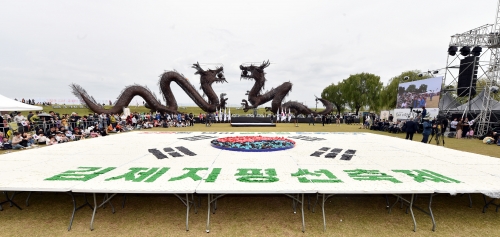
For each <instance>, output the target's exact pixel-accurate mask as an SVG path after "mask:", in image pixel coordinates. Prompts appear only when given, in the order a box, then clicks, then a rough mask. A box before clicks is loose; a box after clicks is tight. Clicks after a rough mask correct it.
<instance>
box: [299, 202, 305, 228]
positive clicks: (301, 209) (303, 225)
mask: <svg viewBox="0 0 500 237" xmlns="http://www.w3.org/2000/svg"><path fill="white" fill-rule="evenodd" d="M300 204H301V207H300V211H301V212H302V233H304V232H306V222H305V221H304V194H302V201H301V202H300Z"/></svg>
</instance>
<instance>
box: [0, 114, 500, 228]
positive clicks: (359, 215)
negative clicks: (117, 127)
mask: <svg viewBox="0 0 500 237" xmlns="http://www.w3.org/2000/svg"><path fill="white" fill-rule="evenodd" d="M358 127H359V126H356V125H350V126H349V125H342V126H340V127H338V126H335V125H326V126H324V127H323V126H321V125H320V124H316V126H308V125H307V124H300V126H299V127H294V126H293V124H278V125H277V127H275V128H232V127H230V126H229V125H228V124H215V125H213V126H212V127H205V126H203V125H196V126H194V127H187V128H167V129H163V128H161V129H155V130H160V131H165V130H167V131H218V132H219V131H220V132H229V131H250V132H252V131H255V132H257V131H265V132H286V131H290V132H294V131H301V132H306V131H318V132H319V131H321V132H372V133H376V134H383V135H387V136H395V137H399V138H402V137H403V135H402V134H396V135H393V134H388V133H383V132H374V131H369V130H360V129H358ZM113 136H119V134H117V135H113ZM421 138H422V136H421V135H419V134H417V135H415V137H414V140H415V142H418V141H419V140H420V139H421ZM445 141H446V147H449V148H452V149H457V150H462V151H468V152H473V153H479V154H484V155H489V156H494V157H500V156H499V154H498V153H499V152H498V151H499V149H500V147H497V146H494V145H484V144H483V143H482V142H481V141H479V140H466V139H461V140H457V139H451V138H447V139H446V140H445ZM430 146H432V145H430ZM39 149H43V147H42V148H39ZM20 152H22V151H20ZM26 197H27V193H21V194H19V195H18V196H16V197H15V199H14V200H15V201H17V202H18V204H21V207H23V208H24V210H22V211H20V210H18V209H16V208H14V207H12V208H11V207H9V206H8V204H3V208H4V211H2V212H0V221H1V223H2V224H1V225H2V228H1V229H2V231H1V232H0V233H1V235H3V236H62V235H64V236H87V235H92V236H110V235H121V236H160V235H163V236H165V235H167V236H200V235H206V233H205V225H206V217H207V204H206V201H207V198H206V196H202V197H201V198H202V202H201V207H200V209H199V212H198V214H194V212H193V211H191V216H190V231H189V232H186V231H185V229H184V228H185V214H186V213H185V207H184V206H183V205H182V204H181V203H180V201H179V200H178V199H177V198H175V197H174V196H172V195H135V194H131V195H128V196H127V202H126V206H125V208H122V207H121V206H120V205H121V201H122V197H121V196H119V197H117V198H115V199H114V200H113V201H112V203H113V204H114V205H115V207H116V208H117V211H116V213H115V214H112V213H111V210H110V208H109V207H107V208H106V209H99V210H98V214H97V215H96V220H95V223H94V227H95V230H94V231H90V230H89V223H90V217H91V214H92V212H91V210H90V208H84V209H82V210H80V211H78V212H77V214H76V217H75V221H74V223H73V229H72V230H71V231H69V232H68V231H67V230H66V228H67V225H68V223H69V218H70V216H71V208H72V202H71V199H70V197H69V195H67V194H64V193H34V194H33V195H32V197H31V199H30V200H31V201H30V206H28V207H26V205H25V204H24V200H25V198H26ZM98 198H99V199H101V198H102V196H99V197H98ZM315 198H316V197H315V196H311V199H312V200H315ZM482 198H483V197H482V195H479V194H473V195H472V201H473V206H472V208H469V207H468V198H467V196H466V195H465V196H460V195H457V196H449V195H437V196H436V197H435V198H434V200H433V205H432V206H433V211H434V215H435V218H436V222H437V230H436V232H432V231H431V228H432V224H431V220H430V218H429V217H428V216H426V215H425V214H422V213H420V212H416V213H415V216H416V220H417V224H418V230H417V232H416V233H414V232H413V231H412V230H413V223H412V221H411V217H410V215H409V214H405V211H404V209H399V208H395V209H394V210H393V212H392V213H391V214H388V213H387V209H386V204H385V199H384V197H383V196H382V195H338V196H334V197H332V198H330V199H329V200H328V202H327V204H326V206H325V211H326V213H327V231H326V232H323V228H322V225H323V224H322V215H321V209H318V208H319V207H318V206H316V212H315V213H313V212H311V211H309V210H306V211H305V220H306V232H305V234H303V233H302V232H301V218H300V212H297V214H293V212H292V201H291V199H289V198H287V197H285V196H281V195H237V196H236V195H228V196H225V197H223V198H221V199H220V200H219V202H218V210H217V212H216V214H215V215H212V218H211V232H210V234H208V235H216V236H284V235H287V236H304V235H305V236H317V235H324V236H332V235H341V236H377V235H379V236H409V235H411V236H429V235H436V236H437V235H439V236H496V235H498V233H500V231H498V230H497V228H498V223H500V214H499V213H496V212H495V210H494V208H493V207H490V208H489V209H488V210H487V212H486V213H482V207H483V205H484V202H483V199H482ZM0 200H2V199H0ZM82 200H83V199H82V198H80V199H79V201H80V202H82ZM391 201H394V198H392V197H391ZM427 201H428V199H427V198H419V199H417V202H416V204H417V205H420V206H425V205H426V202H427Z"/></svg>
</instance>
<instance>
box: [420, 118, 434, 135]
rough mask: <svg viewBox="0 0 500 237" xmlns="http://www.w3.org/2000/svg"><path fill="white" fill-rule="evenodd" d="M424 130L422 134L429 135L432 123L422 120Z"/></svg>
mask: <svg viewBox="0 0 500 237" xmlns="http://www.w3.org/2000/svg"><path fill="white" fill-rule="evenodd" d="M423 126H424V131H423V132H422V134H423V135H431V132H432V124H431V123H430V122H429V121H428V120H424V124H423Z"/></svg>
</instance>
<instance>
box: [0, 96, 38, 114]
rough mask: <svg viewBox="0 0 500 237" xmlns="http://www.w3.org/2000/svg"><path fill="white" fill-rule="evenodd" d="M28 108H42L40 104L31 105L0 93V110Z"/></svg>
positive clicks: (25, 109) (24, 109)
mask: <svg viewBox="0 0 500 237" xmlns="http://www.w3.org/2000/svg"><path fill="white" fill-rule="evenodd" d="M29 110H43V108H42V107H41V106H33V105H29V104H25V103H22V102H19V101H16V100H13V99H10V98H7V97H5V96H3V95H1V94H0V111H29Z"/></svg>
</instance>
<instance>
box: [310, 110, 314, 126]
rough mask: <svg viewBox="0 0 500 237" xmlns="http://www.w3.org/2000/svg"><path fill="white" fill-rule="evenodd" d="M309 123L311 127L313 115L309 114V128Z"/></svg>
mask: <svg viewBox="0 0 500 237" xmlns="http://www.w3.org/2000/svg"><path fill="white" fill-rule="evenodd" d="M311 123H312V124H313V126H314V114H313V113H311V114H310V115H309V126H311Z"/></svg>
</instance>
